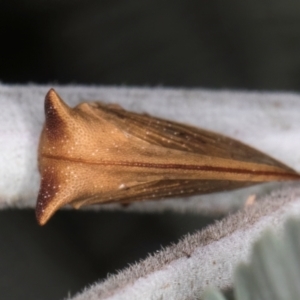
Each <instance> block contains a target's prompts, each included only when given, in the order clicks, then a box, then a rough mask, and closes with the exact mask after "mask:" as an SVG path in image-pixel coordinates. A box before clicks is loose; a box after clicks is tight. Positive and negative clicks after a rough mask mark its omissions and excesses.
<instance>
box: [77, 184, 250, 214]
mask: <svg viewBox="0 0 300 300" xmlns="http://www.w3.org/2000/svg"><path fill="white" fill-rule="evenodd" d="M250 185H253V182H251V181H231V180H157V181H150V182H145V183H139V184H136V185H134V186H132V187H130V188H128V189H126V188H124V191H115V192H114V193H113V197H111V196H112V195H111V194H110V195H102V196H101V197H99V196H98V195H95V196H91V197H88V198H85V199H80V200H78V201H74V202H73V203H72V205H73V206H74V207H75V208H79V207H81V206H86V205H91V204H99V203H122V204H130V203H132V202H137V201H144V200H162V199H168V198H176V197H187V196H193V195H201V194H208V193H212V192H216V191H229V190H233V189H238V188H241V187H246V186H250Z"/></svg>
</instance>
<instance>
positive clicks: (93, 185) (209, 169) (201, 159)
mask: <svg viewBox="0 0 300 300" xmlns="http://www.w3.org/2000/svg"><path fill="white" fill-rule="evenodd" d="M45 115H46V124H45V126H44V128H43V131H42V134H41V138H40V145H39V158H38V160H39V170H40V173H41V177H42V178H41V187H40V191H39V195H38V200H37V206H36V216H37V220H38V222H39V224H40V225H43V224H45V223H46V222H47V221H48V219H49V218H50V217H51V216H52V215H53V214H54V212H55V211H56V210H58V209H59V208H60V207H62V206H64V205H66V204H71V205H72V206H74V207H75V208H79V207H81V206H84V205H90V204H95V203H112V202H118V203H124V204H127V203H130V202H133V201H141V200H146V199H151V200H153V199H163V198H169V197H178V196H188V195H196V194H206V193H211V192H216V191H223V190H230V189H236V188H241V187H245V186H249V185H252V184H256V183H260V182H266V181H283V180H299V179H300V175H299V174H297V173H296V172H295V171H294V170H292V169H291V168H289V167H287V166H285V165H284V164H282V163H280V162H278V161H276V160H275V159H273V158H271V157H269V156H267V155H266V154H263V153H261V152H259V151H257V150H255V149H253V148H251V147H249V146H246V145H244V144H242V143H240V142H238V141H235V140H233V139H231V138H228V137H224V136H222V135H220V134H217V133H213V132H209V131H206V130H202V129H198V128H195V127H192V126H187V125H183V124H179V123H176V122H171V121H166V120H162V119H159V118H155V117H152V116H149V115H143V114H137V113H134V112H129V111H126V110H124V109H122V108H121V107H119V106H117V105H109V104H103V103H99V102H91V103H81V104H79V105H78V106H76V107H75V108H73V109H72V108H70V107H68V106H67V105H66V104H65V103H64V102H63V101H62V99H61V98H60V97H59V96H58V94H57V93H56V92H55V91H54V90H53V89H51V90H50V91H49V92H48V93H47V95H46V98H45Z"/></svg>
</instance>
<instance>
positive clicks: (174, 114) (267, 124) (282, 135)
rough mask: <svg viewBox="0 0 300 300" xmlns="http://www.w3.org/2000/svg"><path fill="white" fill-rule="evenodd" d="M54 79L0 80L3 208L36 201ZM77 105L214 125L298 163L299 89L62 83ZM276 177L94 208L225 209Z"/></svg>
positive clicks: (71, 102) (69, 99)
mask: <svg viewBox="0 0 300 300" xmlns="http://www.w3.org/2000/svg"><path fill="white" fill-rule="evenodd" d="M49 88H50V86H35V85H31V86H30V85H28V86H18V85H13V86H12V85H0V114H1V117H0V153H1V157H0V178H1V181H0V208H7V207H19V208H23V207H34V206H35V201H36V197H37V192H38V188H39V173H38V168H37V153H36V152H37V147H38V139H39V135H40V132H41V129H42V125H43V122H44V112H43V101H44V96H45V94H46V92H47V91H48V89H49ZM55 88H56V89H57V91H58V92H59V93H60V94H61V96H62V97H63V98H64V99H65V100H66V101H67V102H68V104H69V105H71V106H75V105H76V104H78V103H79V102H81V101H86V100H102V101H105V102H110V103H118V104H120V105H122V106H123V107H124V108H126V109H129V110H133V111H137V112H146V113H149V114H152V115H155V116H158V117H163V118H167V119H170V120H172V119H173V120H176V121H179V122H183V123H187V124H192V125H195V126H198V127H202V128H204V129H209V130H213V131H216V132H219V133H221V134H224V135H227V136H230V137H233V138H235V139H237V140H240V141H242V142H244V143H246V144H249V145H251V146H253V147H255V148H257V149H259V150H261V151H263V152H265V153H267V154H269V155H271V156H273V157H275V158H277V159H278V160H281V161H282V162H284V163H286V164H287V165H290V166H292V167H293V168H294V169H296V170H298V171H299V170H300V152H299V151H295V149H299V148H300V139H299V138H297V137H298V135H299V131H300V118H299V114H298V112H299V111H300V101H299V99H298V96H297V95H293V94H278V93H249V92H229V91H219V92H215V91H208V90H185V89H164V88H154V89H150V88H114V87H109V88H108V87H83V86H56V87H55ZM278 186H282V185H279V184H276V183H273V184H267V185H259V186H255V187H251V188H247V189H242V190H238V191H234V192H228V193H226V192H225V193H219V194H212V195H206V196H197V197H190V198H188V199H179V200H178V199H176V200H166V201H152V202H151V201H149V202H147V203H135V204H133V205H131V206H130V207H129V208H123V207H120V206H119V205H106V206H101V207H98V208H97V207H91V208H89V209H95V208H96V209H122V210H124V209H125V210H128V211H132V210H134V211H144V212H145V211H163V210H175V211H178V212H202V213H203V212H206V213H212V214H224V213H226V212H228V211H230V210H233V209H237V208H238V207H240V206H242V205H244V202H245V201H246V199H247V198H248V196H249V195H251V194H256V195H264V194H266V193H268V192H269V191H270V190H272V189H273V188H274V187H278Z"/></svg>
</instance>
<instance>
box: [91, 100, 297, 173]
mask: <svg viewBox="0 0 300 300" xmlns="http://www.w3.org/2000/svg"><path fill="white" fill-rule="evenodd" d="M95 106H97V107H99V109H102V110H105V111H106V113H107V114H110V115H113V116H114V120H115V121H116V120H117V122H118V124H119V126H122V128H123V129H124V131H126V132H128V133H129V134H132V135H134V136H136V137H139V138H140V139H141V140H145V141H147V142H149V143H150V144H153V145H159V146H162V147H164V148H170V149H172V150H180V151H184V152H189V153H197V154H202V155H207V156H212V157H220V158H225V159H232V160H239V161H244V162H255V163H261V164H266V165H271V166H277V167H280V168H283V169H285V170H289V171H291V172H294V170H292V169H291V168H289V167H288V166H286V165H284V164H282V163H281V162H279V161H277V160H276V159H274V158H272V157H270V156H269V155H266V154H264V153H262V152H261V151H258V150H256V149H254V148H252V147H250V146H248V145H245V144H243V143H241V142H239V141H236V140H234V139H232V138H229V137H226V136H223V135H221V134H217V133H214V132H211V131H208V130H203V129H199V128H196V127H193V126H188V125H185V124H180V123H177V122H173V121H172V122H171V121H167V120H163V119H160V118H156V117H152V116H149V115H147V114H138V113H134V112H130V111H127V110H124V109H122V108H120V107H118V106H114V105H105V104H102V103H99V102H98V103H95Z"/></svg>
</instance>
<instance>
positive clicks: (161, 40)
mask: <svg viewBox="0 0 300 300" xmlns="http://www.w3.org/2000/svg"><path fill="white" fill-rule="evenodd" d="M0 41H1V42H0V43H1V44H0V54H1V56H0V81H2V82H3V83H24V84H26V83H28V82H34V83H59V84H69V83H73V84H76V83H78V84H97V85H126V86H151V87H152V86H153V87H155V86H158V85H159V86H167V87H170V86H171V87H197V88H199V87H200V88H201V87H203V88H217V89H220V88H230V89H249V90H288V91H299V88H300V84H299V83H300V55H299V53H300V52H299V50H300V2H299V1H296V0H294V1H292V0H286V1H282V0H272V1H271V0H268V1H267V0H263V1H262V0H243V1H240V0H228V1H223V0H210V1H204V0H161V1H154V0H152V1H150V0H145V1H141V0H129V1H119V0H110V1H99V0H97V1H96V0H80V1H79V0H77V1H76V0H64V1H59V0H53V1H46V0H44V1H41V0H26V1H0ZM208 222H212V219H209V218H208V217H205V216H204V215H203V216H199V215H197V216H195V215H179V214H178V215H177V214H170V213H167V214H162V215H151V214H148V215H141V214H129V213H112V212H97V213H93V212H75V211H60V212H58V213H57V214H56V216H55V217H54V218H53V220H51V221H50V222H49V224H47V225H46V226H45V227H43V228H40V227H38V226H37V224H36V221H35V217H34V212H33V211H32V210H29V211H13V210H12V211H9V210H8V211H1V213H0V272H1V279H0V295H1V296H0V298H1V299H10V300H14V299H41V300H42V299H46V300H48V299H62V298H63V297H65V296H67V295H68V293H70V294H71V295H73V294H74V293H75V292H77V291H79V290H81V289H82V288H83V287H84V286H86V285H87V284H91V283H93V282H94V281H96V280H98V279H101V278H105V276H106V275H107V273H113V272H115V271H116V270H119V269H122V268H124V267H125V266H126V265H127V264H129V263H133V262H135V261H137V260H139V259H142V258H144V257H146V255H147V253H149V252H154V251H156V250H158V249H160V247H161V246H166V245H169V244H170V243H171V242H176V241H177V240H178V239H179V237H180V236H182V235H183V234H185V233H187V232H194V231H195V230H197V229H200V228H202V227H203V226H204V225H205V224H207V223H208Z"/></svg>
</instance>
